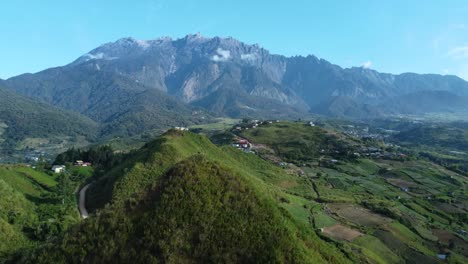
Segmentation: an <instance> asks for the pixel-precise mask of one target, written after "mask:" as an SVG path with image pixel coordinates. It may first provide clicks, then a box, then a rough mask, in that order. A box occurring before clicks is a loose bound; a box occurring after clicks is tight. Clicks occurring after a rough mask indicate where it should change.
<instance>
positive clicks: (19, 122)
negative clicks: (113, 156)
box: [0, 87, 98, 147]
mask: <svg viewBox="0 0 468 264" xmlns="http://www.w3.org/2000/svg"><path fill="white" fill-rule="evenodd" d="M0 127H1V131H2V132H3V133H2V134H0V138H3V140H6V141H4V142H3V146H4V147H6V145H9V146H10V147H14V145H15V144H16V143H17V142H18V141H20V140H23V139H25V138H27V137H39V138H40V137H53V136H67V137H85V138H87V139H88V140H93V139H95V137H96V135H97V133H98V125H97V124H96V123H95V122H94V121H92V120H91V119H89V118H86V117H84V116H81V115H79V114H76V113H72V112H69V111H64V110H62V109H59V108H56V107H53V106H50V105H47V104H45V103H38V102H36V101H33V100H31V99H29V98H26V97H23V96H21V95H18V94H15V93H14V92H12V91H11V90H9V89H6V88H4V87H0Z"/></svg>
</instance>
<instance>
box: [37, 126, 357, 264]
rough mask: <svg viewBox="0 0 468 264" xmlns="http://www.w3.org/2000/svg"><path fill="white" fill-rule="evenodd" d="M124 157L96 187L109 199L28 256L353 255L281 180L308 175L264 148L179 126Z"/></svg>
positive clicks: (143, 259) (324, 258) (319, 258)
mask: <svg viewBox="0 0 468 264" xmlns="http://www.w3.org/2000/svg"><path fill="white" fill-rule="evenodd" d="M124 160H125V161H124V162H123V164H120V165H118V166H116V167H115V168H114V169H112V170H110V171H109V173H108V174H105V175H103V176H102V177H101V178H100V180H98V181H97V182H96V183H95V184H94V185H93V187H92V188H91V189H89V192H90V196H89V197H90V200H91V203H93V202H95V201H97V200H101V201H102V200H105V198H106V197H107V199H109V200H108V201H107V202H110V204H109V205H108V206H106V207H105V208H103V209H98V210H97V211H96V214H95V215H93V216H92V217H91V218H89V219H87V220H86V221H85V222H84V223H83V224H81V225H80V226H76V227H75V228H72V229H71V230H70V231H69V232H67V233H65V234H64V235H63V237H62V238H61V239H60V240H58V241H57V242H51V243H48V244H47V245H45V246H44V247H41V248H39V249H38V250H37V251H35V253H34V254H32V255H30V258H29V260H28V261H31V262H34V263H48V262H50V261H52V260H53V261H55V262H73V261H78V262H80V261H87V262H91V263H110V262H114V261H115V260H116V259H118V260H120V261H121V262H128V261H130V260H131V261H132V262H137V263H153V262H228V263H235V262H247V263H252V262H263V263H265V262H273V261H280V262H299V263H317V262H322V263H325V262H334V263H346V262H348V260H347V257H346V256H345V255H343V254H342V253H341V252H340V251H339V250H338V249H336V248H335V247H334V246H333V245H331V244H327V243H326V242H325V241H322V240H321V239H320V238H319V237H318V236H317V235H316V234H315V232H314V230H313V228H311V227H310V223H308V221H304V216H305V219H307V213H304V212H307V208H306V207H307V206H306V207H304V205H307V204H310V201H309V200H308V199H306V198H305V197H301V196H298V195H294V194H291V193H289V190H290V186H293V185H291V184H287V185H284V184H279V183H281V182H284V181H288V182H292V183H293V182H295V181H300V180H301V179H300V178H299V177H297V176H294V175H288V174H286V173H284V172H283V171H282V170H281V169H280V168H277V167H276V166H274V165H272V164H269V163H268V162H266V161H263V160H261V159H260V158H258V157H256V156H255V155H252V154H247V153H242V152H240V151H238V150H236V149H233V148H231V147H222V148H219V147H216V146H215V145H213V144H212V143H211V142H210V141H209V140H208V139H207V138H206V137H204V136H200V135H195V134H192V133H188V132H180V131H175V130H174V131H169V132H168V133H167V134H165V135H164V136H163V137H161V138H159V139H157V140H156V141H153V142H151V143H148V144H147V145H146V146H144V147H143V148H142V149H141V150H139V151H137V152H135V153H132V154H128V156H127V158H126V159H124ZM108 186H111V187H112V188H109V187H108ZM106 190H110V191H111V193H110V194H107V195H106V194H103V193H104V192H105V191H106ZM100 195H103V196H104V197H100ZM94 198H97V199H94ZM278 201H287V203H288V206H285V207H286V208H291V209H292V210H291V211H293V212H294V213H290V212H289V210H285V209H283V208H285V207H283V206H282V205H281V202H278ZM289 204H290V206H289ZM294 204H297V206H294ZM94 206H96V205H94ZM91 207H92V206H91ZM101 208H102V207H101ZM294 208H295V209H294ZM300 208H302V209H300ZM239 230H243V231H242V232H239ZM226 238H229V239H226ZM52 249H56V250H52Z"/></svg>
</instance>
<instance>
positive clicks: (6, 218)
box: [0, 165, 92, 263]
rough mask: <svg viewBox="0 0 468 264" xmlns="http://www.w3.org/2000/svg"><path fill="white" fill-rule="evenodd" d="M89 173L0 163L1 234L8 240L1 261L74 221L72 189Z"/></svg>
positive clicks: (32, 246) (60, 231) (75, 218)
mask: <svg viewBox="0 0 468 264" xmlns="http://www.w3.org/2000/svg"><path fill="white" fill-rule="evenodd" d="M89 169H91V168H89ZM91 170H92V169H91ZM91 173H92V172H91ZM89 174H90V172H89V171H88V172H83V171H80V170H75V169H72V170H71V171H70V173H67V174H60V175H56V174H52V173H45V172H43V171H40V170H34V169H31V168H29V167H25V166H22V165H3V166H0V196H1V197H2V199H1V200H0V237H1V238H2V240H3V241H8V243H1V244H0V263H2V262H3V261H5V259H7V258H9V257H10V256H11V255H12V254H18V253H20V252H27V250H29V249H31V248H34V247H36V246H38V245H40V244H41V243H44V242H45V241H47V240H50V239H53V238H54V237H56V236H58V235H59V234H61V233H63V232H64V231H65V230H66V229H68V228H69V227H70V226H72V225H74V224H76V223H77V222H78V220H79V217H78V216H79V215H78V212H77V208H76V199H75V190H76V188H77V187H78V185H79V184H80V182H81V181H82V180H83V179H84V178H85V177H87V176H89Z"/></svg>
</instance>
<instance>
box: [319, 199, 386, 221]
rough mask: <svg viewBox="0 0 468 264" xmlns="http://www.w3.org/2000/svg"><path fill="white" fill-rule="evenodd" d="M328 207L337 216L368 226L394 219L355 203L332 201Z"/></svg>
mask: <svg viewBox="0 0 468 264" xmlns="http://www.w3.org/2000/svg"><path fill="white" fill-rule="evenodd" d="M327 207H328V208H329V209H330V210H331V212H332V213H334V214H336V215H337V216H339V217H341V218H344V219H345V220H347V221H349V222H351V223H354V224H358V225H362V226H366V227H376V226H380V225H382V224H385V223H389V222H391V221H392V219H391V218H388V217H385V216H382V215H380V214H376V213H373V212H372V211H370V210H368V209H366V208H364V207H362V206H359V205H355V204H349V203H332V204H328V205H327Z"/></svg>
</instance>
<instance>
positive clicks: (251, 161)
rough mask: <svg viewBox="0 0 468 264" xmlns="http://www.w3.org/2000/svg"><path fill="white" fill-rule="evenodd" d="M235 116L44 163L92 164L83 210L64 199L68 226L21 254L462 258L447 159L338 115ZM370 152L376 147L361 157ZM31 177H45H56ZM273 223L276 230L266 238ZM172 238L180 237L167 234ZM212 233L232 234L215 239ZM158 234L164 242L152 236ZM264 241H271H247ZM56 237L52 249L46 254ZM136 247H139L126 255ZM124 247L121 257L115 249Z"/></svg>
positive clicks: (455, 177) (465, 199)
mask: <svg viewBox="0 0 468 264" xmlns="http://www.w3.org/2000/svg"><path fill="white" fill-rule="evenodd" d="M237 121H240V123H238V124H234V125H233V126H231V127H227V126H228V125H227V124H232V123H231V122H232V121H231V120H225V119H220V120H218V121H217V122H216V123H213V124H210V125H205V126H197V127H193V128H192V130H193V131H195V132H197V133H199V134H194V133H193V132H187V131H180V130H174V129H173V130H169V131H167V132H166V133H164V134H163V135H161V136H159V137H157V138H156V139H155V140H152V141H149V142H148V143H146V144H145V145H144V146H143V147H141V148H140V149H137V150H134V151H131V152H128V153H118V152H113V151H111V149H109V148H108V147H101V148H100V149H90V150H89V151H78V150H70V151H67V152H65V153H64V154H62V155H60V156H59V157H57V160H56V162H59V163H61V164H68V165H67V167H69V166H70V168H73V166H72V165H71V164H72V163H73V162H74V161H75V160H77V159H83V160H92V161H93V168H94V174H93V176H92V177H90V178H88V177H89V176H91V174H87V175H88V177H84V178H83V177H81V178H80V180H78V181H77V182H76V183H75V184H78V185H81V186H84V184H85V183H87V182H88V183H89V182H90V181H94V183H93V184H92V185H90V186H89V188H87V190H86V209H87V210H88V211H89V217H88V218H87V219H85V220H81V222H80V221H79V220H78V219H79V212H78V199H77V196H75V198H74V199H73V200H74V201H73V202H74V206H73V209H71V208H70V209H68V210H71V211H70V213H71V212H74V213H72V215H74V216H73V218H72V219H74V220H73V221H74V222H73V224H71V225H70V226H69V230H68V231H66V232H62V233H58V234H56V239H53V240H48V241H47V242H46V243H45V244H43V245H42V246H40V247H35V246H29V250H30V252H31V253H32V255H28V254H27V255H26V256H28V257H27V259H29V260H30V261H33V262H35V263H47V262H48V261H50V260H52V259H54V260H57V259H60V261H63V262H70V261H87V262H100V263H102V262H108V261H111V260H112V259H115V258H119V259H123V260H125V259H127V258H131V259H134V260H135V259H137V261H139V262H140V261H141V262H146V261H149V260H151V259H153V260H158V261H163V262H164V261H175V262H178V261H179V260H181V259H187V258H188V259H193V258H197V259H199V260H204V261H214V260H221V259H222V260H223V261H232V260H233V258H236V259H237V258H238V257H239V258H240V257H241V256H245V255H244V254H241V255H237V257H236V255H231V254H232V253H228V252H239V251H238V250H242V251H243V252H245V251H244V250H247V251H249V252H251V253H250V254H254V255H255V254H260V253H259V252H265V251H264V250H268V252H277V253H276V255H275V256H272V255H265V254H262V255H255V256H256V257H255V258H260V256H261V258H264V260H265V261H267V260H268V259H278V258H282V259H285V260H286V259H287V260H288V262H289V261H293V260H294V261H299V262H301V263H308V262H316V261H317V260H320V259H322V262H333V263H347V262H362V263H402V262H406V263H420V262H419V261H421V260H424V263H440V259H439V258H440V257H441V256H445V258H446V259H448V260H449V262H450V263H463V262H465V261H466V259H467V246H468V243H467V240H468V237H467V234H466V232H465V230H467V228H468V226H467V225H466V220H467V218H466V217H467V215H468V214H467V210H468V208H467V204H468V196H467V189H466V186H467V180H466V176H464V175H463V172H461V171H457V170H454V169H453V168H452V167H451V166H450V164H443V163H434V162H433V161H431V159H428V158H427V157H425V156H421V155H419V154H418V153H419V152H418V148H415V147H412V146H411V145H405V146H403V144H402V143H403V141H399V143H397V142H396V141H393V140H397V139H398V137H397V136H398V134H397V135H396V136H395V139H393V138H391V137H384V136H382V137H381V138H380V137H376V138H371V139H367V138H365V137H356V136H352V135H350V134H349V131H350V130H349V129H350V127H349V126H350V124H349V122H345V123H342V121H339V120H329V121H328V122H325V121H324V120H321V121H314V122H313V126H312V125H311V123H310V122H305V121H296V122H292V121H276V120H272V121H255V120H254V121H251V120H247V119H245V120H237ZM389 124H393V125H394V124H396V123H395V122H393V123H392V122H390V123H387V125H389ZM351 126H354V128H353V129H357V128H359V127H361V126H364V125H363V124H360V123H355V124H353V125H351ZM365 126H369V127H368V128H369V131H370V132H371V133H377V132H372V131H374V128H373V126H372V125H369V124H366V125H365ZM381 126H382V123H378V127H381ZM226 127H227V128H226ZM239 127H240V128H241V129H239ZM332 127H333V128H332ZM345 130H346V131H345ZM204 135H207V136H209V137H210V138H211V139H212V140H213V142H216V144H217V145H215V144H213V143H212V142H211V141H210V140H209V138H208V137H207V136H204ZM240 140H244V141H247V142H248V145H249V146H248V147H250V150H249V151H245V150H244V149H240V150H239V149H237V148H236V147H235V146H234V147H233V145H236V144H238V143H236V142H239V141H240ZM390 141H391V142H393V143H392V144H393V145H389V144H390V143H389V142H390ZM400 144H401V146H400ZM396 145H397V146H396ZM418 146H421V145H420V144H419V143H418ZM374 148H375V149H377V151H378V152H379V153H381V154H380V155H371V154H372V153H375V152H374V151H375V150H374ZM395 148H396V149H395ZM439 149H442V147H441V146H439ZM369 150H370V152H369ZM93 153H94V154H93ZM105 153H108V154H105ZM111 153H114V154H111ZM386 153H396V154H395V155H386ZM4 166H7V165H4ZM5 168H8V167H5ZM18 168H19V167H18ZM90 169H91V168H90ZM28 170H31V169H29V168H28ZM2 175H3V173H0V176H2ZM42 175H44V174H42ZM72 175H73V174H72ZM215 175H216V176H215ZM41 177H42V178H43V179H44V180H47V181H48V182H49V184H54V181H55V180H53V179H54V177H52V178H50V177H51V176H49V175H44V176H41ZM58 177H60V176H58ZM49 178H50V180H49ZM218 184H221V185H218ZM78 185H75V186H78ZM222 186H223V187H222ZM181 190H185V191H182V192H181ZM73 192H74V193H75V194H78V189H74V191H73ZM18 195H20V194H18ZM241 205H242V206H241ZM243 210H249V213H247V211H243ZM182 212H184V213H183V214H182ZM186 214H188V215H190V217H189V218H186V217H188V216H187V215H186ZM234 215H235V216H236V217H234ZM228 216H229V217H228ZM220 217H221V218H220ZM224 217H227V218H224ZM252 217H253V218H252ZM263 217H267V218H269V219H271V220H268V221H267V220H266V218H263ZM150 219H151V221H150ZM189 219H192V220H189ZM221 219H222V220H221ZM244 221H246V222H244ZM265 221H266V222H265ZM119 223H120V224H119ZM240 223H243V224H241V225H240V226H238V228H247V230H258V232H260V233H258V234H261V235H260V236H259V237H250V236H249V237H242V236H240V235H241V234H239V233H238V232H235V233H233V231H232V229H230V228H228V227H229V226H232V225H234V226H236V225H238V224H240ZM247 223H250V224H247ZM168 225H169V226H173V228H171V229H169V230H170V231H169V230H168V229H166V228H167V227H168ZM143 226H144V227H145V228H149V230H152V231H150V232H151V233H146V231H144V230H143V229H141V228H142V227H143ZM208 226H212V227H211V228H208ZM263 228H266V229H263ZM162 230H168V231H165V232H162ZM230 230H231V231H230ZM272 230H276V231H275V232H279V233H278V234H276V235H274V236H273V237H275V238H274V240H270V242H268V243H267V242H266V240H267V241H268V239H273V237H272V235H273V234H272V233H270V231H272ZM161 232H162V233H161ZM251 232H254V231H248V232H247V233H246V234H253V233H251ZM255 232H257V231H255ZM19 234H21V232H20V233H18V235H16V236H18V237H21V236H20V235H19ZM97 234H99V235H98V236H96V235H97ZM111 234H119V236H117V237H115V236H112V237H111ZM175 234H178V235H177V236H178V237H180V239H182V240H178V241H176V240H173V239H174V235H175ZM221 234H222V236H223V237H225V236H235V237H236V239H235V240H233V241H232V242H231V244H224V246H223V247H222V248H220V247H219V245H220V244H218V243H217V242H216V241H217V240H218V239H221ZM159 236H163V238H161V239H162V240H158V239H156V240H155V238H157V237H159ZM136 237H141V239H142V241H141V240H138V239H137V240H135V239H136ZM193 239H195V240H193ZM255 239H260V240H257V242H255V243H254V242H253V241H255ZM143 241H145V242H144V243H143ZM158 241H159V242H158ZM161 241H165V242H164V243H161ZM190 241H191V242H190ZM234 241H235V242H234ZM260 241H261V242H260ZM273 241H274V242H273ZM181 243H182V244H181ZM189 244H190V245H192V247H186V246H184V245H189ZM85 245H87V246H85ZM266 245H269V246H271V247H274V248H275V249H274V250H273V249H265V248H263V249H261V248H259V247H263V246H266ZM57 246H60V248H62V250H61V251H59V252H57V251H53V250H51V249H52V248H56V247H57ZM137 247H138V254H136V251H133V250H132V248H133V249H136V248H137ZM104 248H105V250H104ZM122 248H126V251H125V252H126V253H125V255H121V253H119V252H122V251H121V249H122ZM128 249H130V250H128ZM83 250H84V251H83ZM258 250H261V251H258ZM271 250H273V251H271ZM10 252H11V251H10ZM33 252H34V253H33ZM132 252H134V253H132ZM151 252H158V253H157V254H156V255H155V254H154V253H151ZM173 252H177V253H173ZM236 254H239V253H236ZM438 256H439V257H438ZM312 259H313V260H314V261H312ZM237 260H239V259H237ZM325 260H326V261H325ZM319 262H320V261H319Z"/></svg>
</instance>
